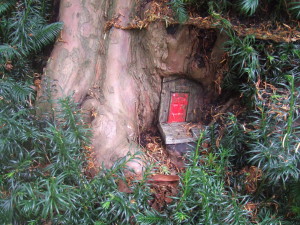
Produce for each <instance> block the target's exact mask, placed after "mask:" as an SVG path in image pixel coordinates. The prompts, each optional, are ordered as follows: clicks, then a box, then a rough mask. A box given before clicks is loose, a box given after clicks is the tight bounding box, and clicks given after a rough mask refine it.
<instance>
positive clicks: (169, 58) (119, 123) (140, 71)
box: [38, 0, 224, 166]
mask: <svg viewBox="0 0 300 225" xmlns="http://www.w3.org/2000/svg"><path fill="white" fill-rule="evenodd" d="M138 2H139V1H136V0H114V1H104V0H103V1H97V0H85V1H83V0H61V2H60V12H59V20H60V21H63V22H64V29H63V31H62V35H61V37H60V39H58V41H57V43H56V44H55V47H54V50H53V52H52V54H51V57H50V59H49V62H48V65H47V67H46V69H45V73H44V75H43V83H44V84H45V83H46V82H45V81H46V80H47V79H48V78H50V80H52V81H53V82H54V83H55V84H56V86H57V87H58V88H57V92H55V93H54V94H53V95H54V97H61V96H66V95H70V94H73V97H74V100H75V101H76V102H78V103H79V104H80V106H81V107H82V109H83V110H84V111H85V112H87V113H88V114H87V115H88V116H87V118H86V122H87V123H89V124H90V125H91V128H92V132H93V139H92V145H93V148H94V151H95V154H96V158H97V162H98V163H99V165H100V164H101V163H103V162H104V164H105V165H106V166H110V165H111V164H112V163H113V162H114V161H115V160H116V159H117V158H119V157H122V156H124V155H126V153H127V152H128V151H136V150H138V149H139V134H140V132H142V131H143V130H145V129H147V128H148V127H150V126H151V125H153V124H155V123H156V120H157V116H158V115H157V112H158V107H159V101H160V91H161V79H162V77H164V76H171V75H182V76H186V77H189V78H191V79H194V80H195V81H196V82H199V83H201V84H202V85H203V88H204V90H205V95H206V100H207V101H210V100H212V99H213V98H214V97H215V96H216V93H217V92H216V87H215V84H216V82H215V81H216V78H217V76H216V74H217V70H218V69H219V68H220V63H219V62H220V61H221V59H222V54H223V51H222V50H221V48H220V46H221V44H222V41H223V39H224V37H223V35H221V34H218V33H217V32H216V31H214V30H200V29H197V28H195V27H192V26H187V25H186V26H185V25H175V26H171V27H168V28H166V26H165V23H163V22H155V23H151V24H150V25H149V26H148V27H147V28H146V29H142V30H122V29H118V28H115V27H114V26H112V28H111V29H109V30H106V29H105V25H106V23H107V22H110V24H111V23H118V24H119V25H121V26H127V25H128V24H129V23H130V21H131V20H132V19H133V18H134V17H135V16H136V15H138V14H139V13H141V14H142V15H143V11H145V10H146V9H149V8H151V7H153V3H152V2H150V3H148V4H147V5H146V6H145V7H141V5H139V3H138ZM46 78H47V79H46ZM44 86H45V85H44ZM43 89H44V90H45V87H44V88H42V90H41V91H40V93H39V94H38V95H39V96H42V92H43ZM41 99H42V98H41ZM41 102H42V101H41V100H40V102H39V103H38V106H39V107H40V108H41V110H46V108H44V107H43V105H42V104H41Z"/></svg>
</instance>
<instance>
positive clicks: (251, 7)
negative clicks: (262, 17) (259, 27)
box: [239, 0, 258, 16]
mask: <svg viewBox="0 0 300 225" xmlns="http://www.w3.org/2000/svg"><path fill="white" fill-rule="evenodd" d="M239 7H240V9H241V11H242V13H244V14H246V15H249V16H252V15H253V14H254V13H255V11H256V9H257V7H258V0H241V1H240V3H239Z"/></svg>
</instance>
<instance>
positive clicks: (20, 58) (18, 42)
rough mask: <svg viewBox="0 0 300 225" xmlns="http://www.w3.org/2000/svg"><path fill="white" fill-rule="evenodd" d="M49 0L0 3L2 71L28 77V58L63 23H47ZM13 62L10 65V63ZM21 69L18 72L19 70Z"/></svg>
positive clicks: (56, 31)
mask: <svg viewBox="0 0 300 225" xmlns="http://www.w3.org/2000/svg"><path fill="white" fill-rule="evenodd" d="M50 2H51V1H48V0H42V1H35V0H23V1H18V2H17V1H4V2H3V4H1V7H0V18H1V19H0V21H1V22H0V73H1V74H4V75H8V76H18V77H19V78H20V77H21V78H22V77H26V76H28V74H27V73H26V72H27V71H26V70H24V71H22V68H23V67H24V65H26V64H27V60H28V59H30V57H31V55H32V54H33V53H37V52H38V51H40V50H42V49H43V48H44V47H45V46H47V45H49V44H51V43H53V41H54V40H55V38H56V37H57V35H58V34H59V32H60V31H61V29H62V23H60V22H56V23H51V24H48V21H47V18H48V17H49V15H48V14H46V11H48V10H49V9H50V5H51V4H50ZM8 62H9V64H10V65H11V66H10V67H7V66H6V65H7V63H8ZM18 70H19V71H21V73H18V72H17V71H18Z"/></svg>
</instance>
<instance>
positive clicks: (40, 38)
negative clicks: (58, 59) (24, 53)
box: [31, 22, 63, 51]
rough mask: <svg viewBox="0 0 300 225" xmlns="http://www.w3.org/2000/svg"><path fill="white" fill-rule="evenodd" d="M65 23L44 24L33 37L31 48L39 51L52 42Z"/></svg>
mask: <svg viewBox="0 0 300 225" xmlns="http://www.w3.org/2000/svg"><path fill="white" fill-rule="evenodd" d="M62 27H63V23H61V22H57V23H52V24H49V25H46V26H44V27H43V28H42V29H40V30H39V31H38V32H37V33H36V34H35V35H34V36H33V39H32V41H33V42H32V43H31V44H32V45H31V48H32V49H31V50H33V51H39V50H41V49H42V48H43V47H45V46H46V45H48V44H50V43H51V42H53V41H54V40H55V38H56V37H57V36H58V34H59V32H60V31H61V30H62Z"/></svg>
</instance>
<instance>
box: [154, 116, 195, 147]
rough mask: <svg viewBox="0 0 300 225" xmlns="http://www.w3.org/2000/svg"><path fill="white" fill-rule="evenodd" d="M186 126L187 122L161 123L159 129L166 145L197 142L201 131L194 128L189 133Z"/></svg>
mask: <svg viewBox="0 0 300 225" xmlns="http://www.w3.org/2000/svg"><path fill="white" fill-rule="evenodd" d="M185 125H187V122H181V123H159V125H158V128H159V131H160V133H161V135H162V138H163V141H164V142H165V144H166V145H169V144H180V143H190V142H195V141H197V140H198V137H199V134H200V129H199V128H197V127H193V128H191V131H188V130H187V129H186V128H185Z"/></svg>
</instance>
